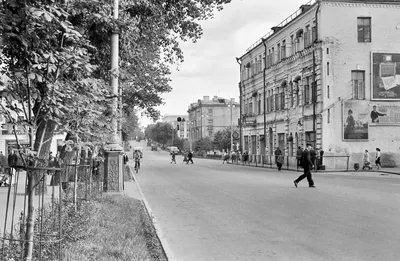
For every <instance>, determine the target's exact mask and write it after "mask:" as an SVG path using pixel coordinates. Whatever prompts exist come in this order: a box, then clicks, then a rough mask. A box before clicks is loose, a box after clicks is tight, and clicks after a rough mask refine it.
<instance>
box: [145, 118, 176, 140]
mask: <svg viewBox="0 0 400 261" xmlns="http://www.w3.org/2000/svg"><path fill="white" fill-rule="evenodd" d="M172 130H173V126H172V125H171V124H170V123H167V122H157V123H156V124H152V125H149V126H147V128H146V131H145V134H146V136H147V137H149V138H150V139H151V140H153V141H156V142H158V143H160V144H163V145H167V143H168V142H169V141H172V134H173V133H174V139H175V140H176V139H177V138H178V137H177V135H176V132H173V131H172Z"/></svg>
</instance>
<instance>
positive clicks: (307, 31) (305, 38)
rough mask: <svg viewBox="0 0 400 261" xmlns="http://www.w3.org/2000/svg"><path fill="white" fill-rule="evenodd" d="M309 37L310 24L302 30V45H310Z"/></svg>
mask: <svg viewBox="0 0 400 261" xmlns="http://www.w3.org/2000/svg"><path fill="white" fill-rule="evenodd" d="M310 42H311V39H310V26H309V25H307V26H306V30H305V32H304V47H307V46H309V45H310Z"/></svg>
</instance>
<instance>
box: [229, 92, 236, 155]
mask: <svg viewBox="0 0 400 261" xmlns="http://www.w3.org/2000/svg"><path fill="white" fill-rule="evenodd" d="M228 107H230V108H231V152H232V151H233V112H232V111H233V108H234V107H235V105H234V104H233V100H232V99H231V101H230V103H229V104H228Z"/></svg>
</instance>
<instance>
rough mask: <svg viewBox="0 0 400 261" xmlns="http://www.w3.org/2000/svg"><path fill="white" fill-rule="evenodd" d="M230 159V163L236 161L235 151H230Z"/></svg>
mask: <svg viewBox="0 0 400 261" xmlns="http://www.w3.org/2000/svg"><path fill="white" fill-rule="evenodd" d="M231 160H232V164H233V162H234V161H236V152H235V151H232V153H231Z"/></svg>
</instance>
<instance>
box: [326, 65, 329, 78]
mask: <svg viewBox="0 0 400 261" xmlns="http://www.w3.org/2000/svg"><path fill="white" fill-rule="evenodd" d="M326 75H329V62H327V63H326Z"/></svg>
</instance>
